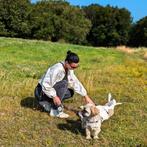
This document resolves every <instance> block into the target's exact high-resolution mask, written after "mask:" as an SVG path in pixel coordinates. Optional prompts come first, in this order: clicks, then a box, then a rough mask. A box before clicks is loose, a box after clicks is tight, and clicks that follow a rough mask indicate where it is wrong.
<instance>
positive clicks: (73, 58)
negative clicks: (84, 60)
mask: <svg viewBox="0 0 147 147" xmlns="http://www.w3.org/2000/svg"><path fill="white" fill-rule="evenodd" d="M79 60H80V59H79V57H78V55H77V54H76V53H73V52H71V51H67V55H66V58H65V61H67V62H68V63H78V62H79Z"/></svg>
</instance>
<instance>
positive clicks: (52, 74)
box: [35, 51, 94, 118]
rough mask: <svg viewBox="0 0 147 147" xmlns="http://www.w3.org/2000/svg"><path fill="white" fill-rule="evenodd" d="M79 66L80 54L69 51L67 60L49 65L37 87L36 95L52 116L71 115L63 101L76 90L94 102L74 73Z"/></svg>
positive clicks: (90, 101) (87, 101)
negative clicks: (66, 110) (64, 110)
mask: <svg viewBox="0 0 147 147" xmlns="http://www.w3.org/2000/svg"><path fill="white" fill-rule="evenodd" d="M78 66H79V57H78V55H77V54H75V53H73V52H71V51H68V52H67V56H66V58H65V61H63V62H59V63H57V64H55V65H53V66H51V67H49V68H48V70H47V72H46V73H45V74H44V75H43V77H42V78H41V79H40V81H39V84H38V85H37V87H36V88H35V97H36V98H37V100H38V101H39V104H40V105H41V106H43V108H44V109H45V110H46V111H50V115H51V116H56V117H60V118H67V117H68V116H69V115H68V114H66V113H64V112H63V105H62V102H63V100H65V99H67V98H70V97H72V96H73V94H74V91H75V92H76V93H78V94H80V95H81V96H83V97H84V99H85V102H86V103H92V104H94V103H93V101H92V100H91V99H90V97H89V96H88V95H87V92H86V90H85V88H84V87H83V85H82V84H81V82H80V81H79V80H78V79H77V77H76V76H75V75H74V70H75V69H76V68H77V67H78Z"/></svg>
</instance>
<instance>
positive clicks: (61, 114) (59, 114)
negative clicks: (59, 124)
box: [50, 108, 69, 118]
mask: <svg viewBox="0 0 147 147" xmlns="http://www.w3.org/2000/svg"><path fill="white" fill-rule="evenodd" d="M50 116H53V117H59V118H68V117H69V115H68V114H66V113H64V112H63V111H62V112H59V111H58V110H56V109H53V108H51V111H50Z"/></svg>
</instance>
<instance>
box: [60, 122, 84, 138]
mask: <svg viewBox="0 0 147 147" xmlns="http://www.w3.org/2000/svg"><path fill="white" fill-rule="evenodd" d="M66 122H67V123H66V124H65V123H64V124H58V125H57V127H58V128H59V129H60V130H63V131H67V130H68V131H70V132H72V133H74V134H80V135H82V136H85V133H84V130H83V129H82V128H81V122H80V120H69V119H67V120H66Z"/></svg>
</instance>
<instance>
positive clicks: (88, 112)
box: [78, 93, 121, 139]
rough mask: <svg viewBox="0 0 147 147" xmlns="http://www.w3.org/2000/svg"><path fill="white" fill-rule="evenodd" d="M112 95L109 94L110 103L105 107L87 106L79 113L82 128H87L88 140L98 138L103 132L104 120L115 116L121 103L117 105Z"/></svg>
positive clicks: (82, 107)
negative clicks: (116, 107)
mask: <svg viewBox="0 0 147 147" xmlns="http://www.w3.org/2000/svg"><path fill="white" fill-rule="evenodd" d="M111 98H112V96H111V94H110V93H109V94H108V102H107V103H106V104H105V105H98V106H93V105H92V104H87V105H85V106H81V109H82V111H80V112H79V113H78V115H79V116H80V118H81V121H82V128H85V131H86V139H91V136H93V138H94V139H97V138H98V134H99V132H100V131H101V123H102V122H103V121H104V120H107V119H109V118H110V117H111V116H112V115H113V114H114V107H115V106H116V105H120V104H121V103H116V100H115V99H112V100H111Z"/></svg>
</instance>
